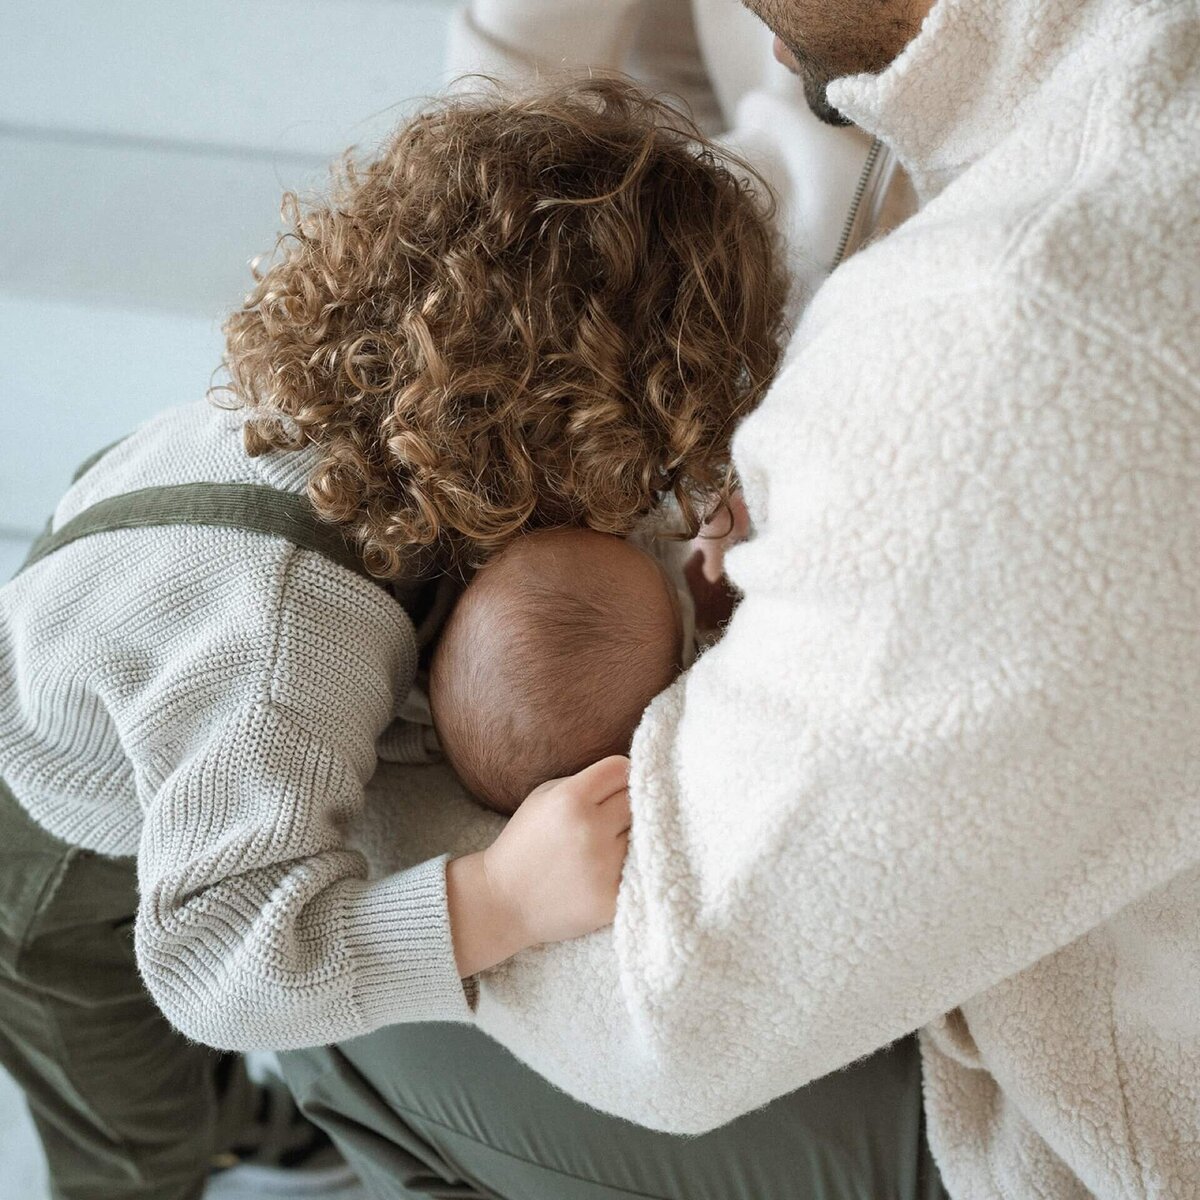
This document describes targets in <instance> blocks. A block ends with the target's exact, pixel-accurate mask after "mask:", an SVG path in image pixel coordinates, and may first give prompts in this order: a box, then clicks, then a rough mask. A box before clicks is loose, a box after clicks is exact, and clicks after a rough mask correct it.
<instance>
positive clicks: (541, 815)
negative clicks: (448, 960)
mask: <svg viewBox="0 0 1200 1200" xmlns="http://www.w3.org/2000/svg"><path fill="white" fill-rule="evenodd" d="M628 771H629V760H628V759H627V758H622V757H619V756H618V757H613V758H605V759H602V760H601V761H600V762H598V763H594V764H593V765H592V766H590V767H588V768H586V769H585V770H583V771H580V772H579V774H577V775H572V776H570V777H569V778H567V779H554V780H551V781H550V782H549V783H544V784H542V786H541V787H539V788H536V789H535V790H534V791H533V792H531V793H530V795H529V798H528V799H527V800H526V801H525V803H524V804H522V805H521V807H520V808H519V809H517V811H516V812H515V813H514V814H513V816H512V817H511V819H510V820H509V822H508V824H507V825H506V826H505V827H504V830H503V831H502V832H501V834H500V836H499V837H498V838H497V839H496V840H495V841H494V842H493V843H492V844H491V846H489V847H488V848H487V849H486V850H484V851H483V852H482V853H481V854H469V855H467V856H466V857H464V858H457V859H455V860H454V861H453V862H451V863H450V864H449V866H448V867H447V870H446V889H447V897H448V901H449V907H450V928H451V933H452V936H453V938H454V951H455V958H456V960H457V963H458V969H459V974H460V975H462V976H463V977H466V976H468V975H474V974H476V973H477V972H479V971H483V970H486V969H487V968H488V967H491V966H495V964H496V963H498V962H503V960H504V959H506V958H509V957H511V956H512V955H513V954H516V953H517V951H519V950H524V949H526V948H528V947H530V946H536V945H539V944H541V943H542V942H561V941H566V940H567V939H568V938H574V937H581V936H582V935H583V934H585V933H591V932H593V931H594V930H596V929H601V928H603V927H604V926H605V925H607V924H609V923H610V922H611V921H612V919H613V916H614V915H615V913H616V907H617V889H618V887H619V886H620V882H621V868H622V866H623V865H624V863H625V851H626V848H627V845H628V841H629V791H628Z"/></svg>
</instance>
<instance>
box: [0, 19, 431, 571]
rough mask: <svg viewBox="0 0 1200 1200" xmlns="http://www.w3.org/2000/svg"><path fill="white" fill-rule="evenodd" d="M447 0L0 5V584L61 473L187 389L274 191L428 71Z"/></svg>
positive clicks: (414, 92) (418, 88)
mask: <svg viewBox="0 0 1200 1200" xmlns="http://www.w3.org/2000/svg"><path fill="white" fill-rule="evenodd" d="M452 7H453V6H452V4H451V2H450V0H5V3H4V5H3V15H2V17H0V579H6V578H7V577H8V575H9V574H10V573H11V571H10V570H8V569H6V568H8V567H9V566H15V563H14V562H12V559H13V557H14V556H15V555H16V554H17V553H18V546H19V544H21V543H22V542H23V541H24V540H25V539H27V538H28V536H29V534H30V533H32V532H33V531H35V530H36V529H38V528H40V527H41V525H42V523H43V522H44V520H45V518H46V516H47V514H48V513H49V511H50V509H51V508H52V507H53V505H54V503H55V502H56V500H57V498H58V496H59V495H60V493H61V491H62V489H63V487H64V485H65V483H66V481H67V480H68V479H69V477H70V474H71V471H72V469H73V467H74V466H75V465H76V464H77V463H78V462H79V461H81V460H82V459H83V458H85V457H86V456H87V455H88V454H89V453H90V452H91V451H92V450H93V449H96V448H98V447H100V446H102V445H105V444H107V443H108V442H110V441H112V440H114V439H115V438H117V437H119V436H120V435H121V434H122V433H124V432H126V431H127V430H129V429H131V428H132V427H134V426H135V425H136V424H137V423H138V422H139V421H141V420H142V419H144V418H145V417H146V416H148V415H150V414H151V413H153V412H156V411H157V410H159V409H161V408H164V407H166V406H169V405H173V404H178V403H182V402H185V401H189V400H192V399H196V398H198V397H200V396H202V395H203V393H204V390H205V388H206V387H207V385H208V382H209V379H210V376H211V373H212V371H213V369H214V368H215V367H216V366H217V364H218V362H219V360H220V353H221V342H220V335H219V326H220V322H221V317H222V314H223V313H224V312H225V311H227V310H228V309H229V308H230V307H232V306H234V305H236V303H237V302H238V300H239V299H240V297H241V295H242V294H243V293H244V292H245V290H246V288H247V286H248V284H249V281H250V275H249V270H248V262H249V260H250V259H251V258H253V257H254V256H255V255H256V254H259V253H262V252H265V251H268V250H269V249H270V248H271V245H272V243H273V240H274V234H275V230H276V227H277V215H278V208H279V198H280V195H281V193H282V192H283V191H284V189H285V188H301V189H303V188H311V187H314V186H318V185H319V184H320V183H321V181H322V180H323V178H324V176H325V170H326V166H327V164H328V162H329V160H330V159H331V158H333V157H334V156H335V155H336V154H338V153H339V152H340V151H341V150H342V149H344V148H345V147H346V146H348V145H350V144H351V143H356V144H358V145H360V146H364V147H366V146H370V145H371V144H373V143H374V142H376V141H377V140H378V139H379V138H380V137H381V136H382V135H383V134H384V133H385V132H386V131H387V130H388V129H389V128H390V127H391V126H392V125H393V124H394V123H395V122H396V121H397V120H398V119H399V118H400V116H402V115H403V113H404V112H405V111H406V110H407V109H409V108H411V106H412V102H413V98H414V97H419V96H421V95H426V94H428V93H430V92H432V91H435V90H436V89H437V88H438V87H439V86H440V84H441V83H442V82H443V80H442V58H443V56H442V46H443V40H444V36H445V27H446V21H447V18H448V16H449V13H450V12H451V11H452Z"/></svg>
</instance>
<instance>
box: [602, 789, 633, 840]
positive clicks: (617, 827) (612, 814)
mask: <svg viewBox="0 0 1200 1200" xmlns="http://www.w3.org/2000/svg"><path fill="white" fill-rule="evenodd" d="M600 811H601V812H602V813H603V815H604V823H605V825H606V826H607V827H608V828H609V829H612V830H614V831H615V832H618V833H620V832H622V831H623V830H627V829H628V828H629V826H630V824H631V821H632V809H631V808H630V805H629V789H628V788H622V790H621V791H619V792H614V793H613V794H612V795H611V796H609V798H608V799H607V800H605V801H603V803H601V805H600Z"/></svg>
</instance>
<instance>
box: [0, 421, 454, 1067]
mask: <svg viewBox="0 0 1200 1200" xmlns="http://www.w3.org/2000/svg"><path fill="white" fill-rule="evenodd" d="M311 466H312V460H311V456H310V455H309V454H308V453H306V452H301V453H296V454H271V455H266V456H263V457H261V458H257V459H251V458H248V457H247V456H246V454H245V453H244V451H243V450H242V439H241V432H240V421H239V419H238V418H237V417H236V416H235V415H234V414H231V413H226V412H221V411H218V410H216V409H214V408H212V407H211V406H210V405H207V404H199V405H193V406H191V407H188V408H183V409H177V410H174V411H172V412H168V413H165V414H163V415H162V416H161V417H158V418H156V419H155V420H153V421H151V422H149V423H148V424H147V425H146V426H144V427H143V428H142V429H140V430H139V431H138V432H137V433H135V434H134V435H133V436H131V437H130V438H128V439H127V440H126V441H125V442H123V443H122V444H121V445H120V446H118V447H117V448H116V449H114V450H112V451H111V452H110V453H109V454H108V455H106V456H105V458H104V459H103V460H102V461H101V462H100V463H99V465H97V466H96V467H94V468H93V469H92V470H91V471H90V472H88V474H86V475H85V476H84V477H83V479H81V480H80V481H79V483H78V484H76V485H75V486H74V487H72V488H71V489H70V490H69V491H68V492H67V494H66V496H65V497H64V499H63V501H62V503H61V504H60V505H59V507H58V511H57V513H56V514H55V525H56V527H59V526H61V525H63V524H64V523H65V522H67V521H69V520H70V519H71V518H72V517H74V516H75V515H76V514H78V513H80V512H82V511H83V510H84V509H86V508H88V507H89V506H90V505H92V504H94V503H95V502H96V501H98V500H100V499H103V498H104V497H107V496H112V495H117V494H120V493H123V492H128V491H131V490H134V489H137V488H143V487H156V486H162V485H169V484H178V483H192V482H216V483H256V484H266V485H268V486H271V487H275V488H279V489H282V490H285V491H298V490H300V489H301V488H302V487H303V485H304V481H305V479H306V477H307V475H308V472H309V470H310V469H311ZM416 658H417V654H416V645H415V641H414V631H413V628H412V624H411V622H410V621H409V620H408V618H407V616H406V615H405V613H404V611H403V609H402V608H401V607H400V605H399V604H397V603H396V602H395V601H394V600H393V599H392V598H391V597H390V596H388V595H386V594H385V592H384V591H383V589H382V588H380V587H378V586H377V585H375V584H374V583H371V582H369V581H367V580H365V579H363V578H361V577H360V576H358V575H356V574H354V573H353V572H351V571H348V570H346V569H345V568H343V567H340V566H337V565H335V564H334V563H332V562H330V561H329V560H328V559H326V558H323V557H322V556H320V555H318V554H316V553H313V552H311V551H307V550H298V549H296V548H295V547H294V546H292V545H291V544H290V543H288V542H285V541H283V540H282V539H279V538H274V537H267V536H265V535H262V534H257V533H245V532H242V531H239V530H235V529H218V528H203V529H201V528H183V527H167V528H156V529H135V530H122V531H117V532H109V533H102V534H96V535H94V536H92V537H89V538H84V539H82V540H80V541H77V542H74V543H72V544H71V545H68V546H66V547H64V548H63V549H61V550H59V551H57V552H56V553H54V554H52V555H50V556H49V557H48V558H46V559H44V560H43V561H41V562H39V563H37V564H36V565H34V566H33V567H31V568H30V569H29V570H28V571H26V572H24V573H23V574H21V575H19V576H18V577H17V578H16V579H15V580H14V581H12V582H11V583H9V584H7V585H6V586H5V587H4V588H2V589H0V776H2V777H3V778H4V780H5V782H6V783H7V784H8V785H9V786H10V788H11V789H12V791H13V793H14V794H15V795H16V796H17V798H18V800H19V801H20V802H21V804H22V805H23V806H24V807H25V808H26V809H27V810H28V812H29V813H30V815H31V816H32V817H33V818H34V819H35V820H37V821H38V822H39V824H41V825H42V826H43V827H44V828H45V829H47V830H48V831H49V832H50V833H52V834H54V835H55V836H57V837H59V838H61V839H63V840H64V841H66V842H69V843H71V844H73V845H76V846H80V847H82V848H84V849H87V850H92V851H98V852H100V853H102V854H114V855H133V854H136V855H137V857H138V878H139V886H140V892H141V906H140V911H139V913H138V918H137V923H136V941H137V953H138V965H139V967H140V969H141V972H142V975H143V977H144V979H145V981H146V985H147V987H148V988H149V989H150V992H151V993H152V994H153V996H154V998H155V999H156V1000H157V1001H158V1003H159V1005H160V1007H161V1008H162V1010H163V1012H164V1013H165V1014H166V1015H167V1017H168V1018H169V1019H170V1020H171V1021H172V1023H173V1024H175V1025H176V1026H178V1028H180V1029H181V1030H182V1031H183V1032H184V1033H186V1034H187V1035H188V1036H190V1037H193V1038H195V1039H197V1040H198V1041H202V1042H207V1043H209V1044H211V1045H214V1046H220V1047H226V1048H235V1049H242V1048H252V1047H256V1046H265V1047H275V1048H283V1047H288V1046H303V1045H313V1044H318V1043H322V1042H327V1041H336V1040H337V1039H339V1038H346V1037H353V1036H355V1035H356V1034H359V1033H366V1032H368V1031H370V1030H372V1029H374V1028H376V1027H378V1026H379V1025H383V1024H387V1023H390V1022H393V1021H402V1020H466V1019H469V1017H470V1010H469V1007H468V1005H467V1001H466V998H465V995H464V991H463V988H462V985H461V983H460V982H459V979H458V973H457V970H456V969H455V964H454V955H453V949H452V946H451V940H450V930H449V922H448V919H447V913H446V896H445V869H444V860H442V859H441V858H439V857H433V858H431V860H430V861H428V862H426V863H423V864H419V865H414V867H413V869H411V870H410V871H407V872H405V873H404V874H398V875H393V876H389V877H386V878H377V879H375V880H372V881H370V882H368V881H367V878H366V876H367V870H366V864H365V862H364V860H363V858H362V856H361V855H360V854H357V853H354V852H351V851H349V850H347V848H346V847H345V845H344V838H343V830H344V826H345V824H346V822H347V820H348V819H349V818H350V817H351V816H352V815H353V814H354V812H355V811H356V810H357V809H358V808H359V807H360V806H361V804H362V799H363V785H364V783H365V782H366V780H367V779H368V778H369V777H370V775H371V774H372V772H373V771H374V769H375V765H376V757H377V754H381V755H382V756H383V757H385V758H393V759H394V758H402V759H405V760H407V761H417V762H421V761H427V760H428V758H429V756H430V755H429V745H428V738H427V732H426V730H425V729H423V728H422V727H421V725H420V724H419V723H418V722H414V721H411V720H409V721H402V720H397V721H394V722H393V721H392V718H393V716H394V715H395V714H396V711H397V699H398V698H400V697H405V696H406V695H407V694H408V691H409V686H410V684H411V682H412V680H413V677H414V674H415V672H416ZM411 715H412V714H409V713H407V712H402V713H401V716H411ZM389 722H392V723H391V724H389ZM381 733H383V734H384V736H383V737H381V738H380V741H379V744H378V745H377V743H376V737H377V735H379V734H381Z"/></svg>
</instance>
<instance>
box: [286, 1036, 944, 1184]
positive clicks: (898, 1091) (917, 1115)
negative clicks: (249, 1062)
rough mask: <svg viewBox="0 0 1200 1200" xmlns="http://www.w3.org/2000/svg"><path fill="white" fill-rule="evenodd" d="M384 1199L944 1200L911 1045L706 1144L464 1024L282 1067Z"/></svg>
mask: <svg viewBox="0 0 1200 1200" xmlns="http://www.w3.org/2000/svg"><path fill="white" fill-rule="evenodd" d="M281 1058H282V1062H283V1068H284V1073H285V1075H286V1076H287V1080H288V1082H289V1084H290V1085H291V1087H292V1090H293V1092H294V1093H295V1094H296V1097H297V1099H298V1101H299V1102H300V1105H301V1107H302V1108H303V1109H304V1110H305V1111H306V1112H307V1113H308V1115H309V1117H311V1118H312V1119H313V1120H314V1121H316V1122H317V1123H318V1124H319V1125H322V1126H323V1127H324V1128H325V1129H326V1130H327V1132H328V1133H329V1134H330V1135H331V1136H332V1137H333V1138H334V1140H335V1141H336V1142H337V1143H338V1145H339V1146H340V1148H341V1150H342V1152H343V1154H345V1155H346V1157H347V1159H348V1160H349V1161H350V1163H351V1164H352V1165H353V1166H354V1168H355V1169H356V1170H357V1171H358V1173H359V1175H360V1177H361V1178H362V1179H363V1181H364V1182H365V1183H366V1184H367V1185H368V1187H369V1189H370V1190H371V1192H372V1193H373V1194H374V1195H377V1196H379V1197H388V1198H395V1200H411V1198H413V1197H439V1198H443V1200H447V1198H450V1197H454V1198H455V1200H481V1198H486V1200H617V1198H618V1197H639V1198H643V1197H644V1198H652V1200H945V1197H946V1193H945V1191H944V1190H943V1188H942V1185H941V1183H940V1181H939V1179H938V1175H937V1170H936V1168H935V1166H934V1164H933V1160H932V1158H931V1156H930V1154H929V1150H928V1147H927V1145H926V1142H925V1137H924V1127H923V1119H922V1107H921V1064H920V1059H919V1055H918V1051H917V1046H916V1040H915V1038H911V1037H910V1038H905V1039H903V1040H902V1041H899V1042H897V1043H895V1044H894V1045H893V1046H891V1047H889V1048H887V1049H885V1050H882V1051H880V1052H879V1053H877V1054H874V1055H872V1056H871V1057H870V1058H868V1059H865V1060H863V1061H862V1062H859V1063H856V1064H854V1065H853V1066H850V1067H848V1068H846V1069H845V1070H843V1071H838V1072H835V1073H834V1074H832V1075H829V1076H827V1077H826V1078H824V1079H821V1080H818V1081H817V1082H815V1083H812V1084H809V1085H808V1086H807V1087H804V1088H802V1089H800V1090H799V1091H796V1092H793V1093H792V1094H791V1095H789V1096H784V1097H783V1098H781V1099H779V1100H776V1101H775V1102H774V1103H773V1104H770V1105H768V1106H767V1107H765V1108H762V1109H759V1110H758V1111H757V1112H753V1113H749V1114H747V1115H746V1116H744V1117H741V1118H740V1119H738V1120H736V1121H734V1122H732V1123H731V1124H729V1125H726V1126H724V1127H723V1128H721V1129H717V1130H714V1131H713V1132H711V1133H708V1134H704V1135H702V1136H700V1137H694V1138H685V1137H676V1136H672V1135H670V1134H664V1133H656V1132H654V1131H652V1130H648V1129H643V1128H641V1127H639V1126H636V1125H632V1124H630V1123H628V1122H626V1121H621V1120H618V1119H616V1118H614V1117H609V1116H605V1115H604V1114H602V1113H599V1112H596V1111H595V1110H594V1109H591V1108H588V1107H586V1106H585V1105H583V1104H580V1103H578V1102H576V1101H574V1100H572V1099H571V1098H570V1097H568V1096H566V1095H565V1094H564V1093H562V1092H560V1091H558V1090H557V1089H555V1088H554V1087H552V1086H551V1085H550V1084H548V1083H547V1082H546V1081H545V1080H544V1079H542V1078H541V1077H540V1076H538V1075H536V1074H535V1073H534V1072H533V1071H531V1070H529V1069H528V1068H527V1067H525V1066H523V1065H522V1064H521V1063H520V1062H518V1061H517V1060H516V1059H515V1058H514V1057H513V1056H512V1055H511V1054H509V1053H508V1051H506V1050H505V1049H504V1048H503V1047H501V1046H499V1045H498V1044H497V1043H496V1042H494V1041H492V1040H491V1039H490V1038H488V1037H486V1036H485V1035H483V1034H481V1033H480V1032H478V1030H475V1029H472V1028H470V1027H469V1026H462V1025H408V1026H393V1027H391V1028H387V1029H382V1030H380V1031H378V1032H376V1033H374V1034H371V1035H369V1036H367V1037H363V1038H358V1039H356V1040H354V1041H351V1042H346V1043H343V1044H342V1045H340V1046H333V1047H328V1048H322V1049H316V1050H302V1051H293V1052H290V1053H288V1054H285V1055H282V1056H281Z"/></svg>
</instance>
